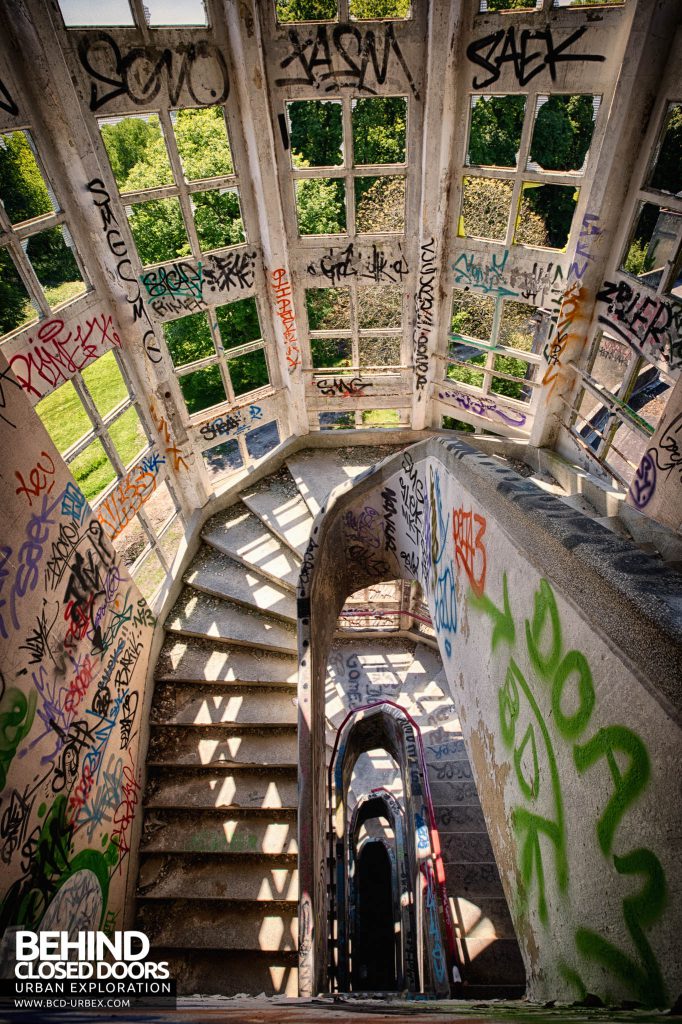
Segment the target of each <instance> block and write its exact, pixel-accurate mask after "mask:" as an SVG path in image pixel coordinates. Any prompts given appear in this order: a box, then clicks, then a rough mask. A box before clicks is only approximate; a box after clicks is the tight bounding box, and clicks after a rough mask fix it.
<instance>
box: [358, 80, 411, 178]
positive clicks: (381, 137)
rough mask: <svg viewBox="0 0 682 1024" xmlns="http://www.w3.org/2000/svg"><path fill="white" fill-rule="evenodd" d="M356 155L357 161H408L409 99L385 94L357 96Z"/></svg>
mask: <svg viewBox="0 0 682 1024" xmlns="http://www.w3.org/2000/svg"><path fill="white" fill-rule="evenodd" d="M351 122H352V125H353V155H354V160H355V163H356V164H404V163H405V161H406V141H405V140H406V136H407V100H406V98H405V97H404V96H385V97H375V98H372V99H360V100H353V103H352V107H351Z"/></svg>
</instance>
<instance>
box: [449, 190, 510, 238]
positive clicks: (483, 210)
mask: <svg viewBox="0 0 682 1024" xmlns="http://www.w3.org/2000/svg"><path fill="white" fill-rule="evenodd" d="M513 189H514V185H513V182H511V181H506V180H503V179H502V178H465V179H464V190H463V195H462V217H461V224H460V228H459V234H460V235H474V236H476V237H477V238H497V239H504V238H505V236H506V234H507V224H508V223H509V211H510V210H511V199H512V192H513Z"/></svg>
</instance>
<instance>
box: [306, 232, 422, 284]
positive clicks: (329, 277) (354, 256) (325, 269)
mask: <svg viewBox="0 0 682 1024" xmlns="http://www.w3.org/2000/svg"><path fill="white" fill-rule="evenodd" d="M398 251H399V253H400V255H399V256H395V257H394V256H392V255H387V254H386V252H385V251H384V250H383V249H380V248H379V247H378V246H377V245H376V244H374V243H373V244H372V246H371V248H370V249H369V251H368V250H367V249H365V250H364V255H363V250H362V249H359V248H357V246H356V245H355V243H353V242H350V244H349V245H347V246H345V247H344V248H343V249H342V248H340V247H339V248H336V249H335V248H334V247H333V246H330V247H329V253H328V254H327V255H325V256H322V257H321V258H320V259H317V260H314V261H313V262H311V263H309V264H308V266H307V268H306V273H307V274H308V275H309V276H310V277H323V278H324V279H325V280H326V281H329V282H330V284H332V285H338V284H339V283H340V282H341V281H344V280H345V279H346V278H347V277H359V278H361V279H364V280H369V281H372V282H373V283H374V284H381V283H389V284H400V283H401V282H402V280H403V278H404V277H405V276H406V275H407V274H408V273H409V269H410V268H409V266H408V264H407V260H406V259H405V257H404V256H403V254H402V246H401V245H398Z"/></svg>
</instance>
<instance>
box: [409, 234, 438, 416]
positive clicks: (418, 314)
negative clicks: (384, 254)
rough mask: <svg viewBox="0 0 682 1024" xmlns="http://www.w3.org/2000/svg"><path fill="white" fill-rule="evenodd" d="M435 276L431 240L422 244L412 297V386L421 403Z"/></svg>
mask: <svg viewBox="0 0 682 1024" xmlns="http://www.w3.org/2000/svg"><path fill="white" fill-rule="evenodd" d="M435 276H436V248H435V242H434V240H433V238H431V239H430V240H429V241H428V242H424V243H423V244H422V247H421V256H420V260H419V288H418V289H417V292H416V294H415V297H414V308H415V323H414V334H413V338H412V343H413V351H414V369H415V382H414V386H415V388H416V391H417V401H418V402H419V401H421V398H422V392H423V390H424V388H425V387H426V384H427V381H428V374H429V338H430V334H431V328H432V326H433V304H434V293H433V282H434V278H435Z"/></svg>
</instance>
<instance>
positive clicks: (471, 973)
mask: <svg viewBox="0 0 682 1024" xmlns="http://www.w3.org/2000/svg"><path fill="white" fill-rule="evenodd" d="M464 944H465V946H466V952H467V960H466V963H465V965H464V967H463V969H462V977H463V978H464V979H465V980H467V981H468V982H469V983H470V984H478V985H485V984H486V983H490V979H491V978H494V979H495V984H496V985H499V986H502V985H518V986H522V987H525V981H526V971H525V968H524V966H523V960H522V958H521V952H520V950H519V945H518V942H517V941H516V939H493V940H492V941H491V940H490V939H489V938H485V939H469V938H467V939H465V940H464Z"/></svg>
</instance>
